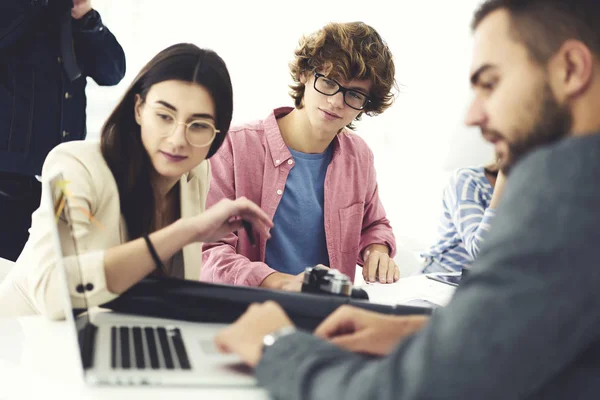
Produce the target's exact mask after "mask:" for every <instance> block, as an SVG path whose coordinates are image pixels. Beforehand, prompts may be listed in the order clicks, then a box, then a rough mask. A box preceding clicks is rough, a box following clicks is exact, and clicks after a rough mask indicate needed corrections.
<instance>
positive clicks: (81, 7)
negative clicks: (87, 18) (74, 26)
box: [71, 0, 92, 19]
mask: <svg viewBox="0 0 600 400" xmlns="http://www.w3.org/2000/svg"><path fill="white" fill-rule="evenodd" d="M91 10H92V1H91V0H73V8H72V9H71V17H73V18H75V19H81V18H83V16H84V15H85V14H87V13H88V12H90V11H91Z"/></svg>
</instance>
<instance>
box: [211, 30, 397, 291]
mask: <svg viewBox="0 0 600 400" xmlns="http://www.w3.org/2000/svg"><path fill="white" fill-rule="evenodd" d="M290 67H291V68H290V72H291V75H292V79H293V80H294V84H293V85H292V86H291V88H292V92H291V96H292V98H293V100H294V103H295V107H294V108H291V107H281V108H277V109H275V110H274V111H272V112H270V113H269V115H268V116H267V118H266V119H264V120H262V121H260V122H257V123H253V124H247V125H244V126H242V127H239V128H234V129H232V130H230V133H229V135H228V136H227V138H226V139H225V143H224V145H223V147H222V148H221V149H220V150H219V152H217V154H215V157H214V158H213V159H212V160H211V162H212V163H213V164H212V165H213V168H214V169H213V181H212V182H211V188H210V191H209V194H208V199H207V204H215V203H216V202H218V201H219V200H221V199H222V198H235V197H237V196H245V197H247V198H249V199H250V200H252V201H255V202H257V203H259V204H260V205H261V208H262V209H263V210H265V211H266V212H267V214H268V215H269V217H272V218H273V221H274V222H275V228H274V229H272V230H271V234H272V237H271V238H270V240H269V241H267V240H266V237H260V238H259V240H258V243H257V245H256V246H252V245H251V243H250V241H249V238H248V237H247V235H246V234H245V233H244V232H243V231H241V232H239V234H238V235H236V234H230V235H227V236H226V237H224V238H223V239H221V240H220V241H217V242H214V243H206V244H205V245H204V253H203V259H204V267H203V270H202V274H201V278H202V279H203V280H207V281H212V282H224V283H229V284H241V285H251V286H262V287H268V288H279V289H289V290H298V289H299V288H300V282H299V281H300V279H301V276H302V273H303V271H304V269H305V267H307V266H313V265H316V264H323V265H326V266H329V267H331V268H335V269H338V270H340V271H341V272H342V273H344V274H346V275H348V276H350V277H351V278H352V279H353V278H354V276H355V269H356V264H357V263H358V264H360V265H362V266H363V271H362V272H363V277H364V278H365V280H368V281H372V282H373V281H378V282H381V283H392V282H394V281H396V280H397V279H398V278H399V270H398V267H397V266H396V264H395V263H394V260H393V258H392V257H393V255H394V252H395V240H394V235H393V233H392V228H391V227H390V224H389V221H388V219H387V218H386V213H385V210H384V209H383V206H382V204H381V201H380V199H379V194H378V189H377V179H376V176H375V167H374V164H373V153H372V152H371V150H370V149H369V148H368V147H367V145H366V143H365V142H364V141H363V140H362V139H361V138H360V137H358V136H357V135H355V134H353V133H352V132H351V131H350V130H349V129H348V128H352V127H353V125H352V124H353V122H354V121H355V120H358V119H360V117H361V116H362V115H363V114H364V113H366V114H368V115H377V114H380V113H382V112H383V111H384V110H385V109H387V108H388V107H389V106H390V105H391V103H392V97H393V96H392V94H391V90H392V88H393V87H394V84H395V81H394V72H395V69H394V62H393V59H392V54H391V52H390V50H389V48H388V46H387V45H386V43H385V42H384V41H383V40H382V38H381V37H380V35H379V34H378V33H377V32H376V31H375V29H373V28H372V27H371V26H369V25H367V24H364V23H362V22H353V23H331V24H328V25H326V26H325V27H323V28H322V29H320V30H319V31H317V32H315V33H313V34H311V35H309V36H306V37H304V38H302V39H301V41H300V46H299V47H298V49H297V50H296V52H295V59H294V61H293V62H292V63H291V65H290ZM298 275H300V276H298Z"/></svg>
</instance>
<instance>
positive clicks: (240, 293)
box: [101, 277, 432, 331]
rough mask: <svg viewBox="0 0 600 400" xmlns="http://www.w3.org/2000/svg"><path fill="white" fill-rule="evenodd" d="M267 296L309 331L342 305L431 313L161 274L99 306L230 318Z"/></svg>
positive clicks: (207, 319)
mask: <svg viewBox="0 0 600 400" xmlns="http://www.w3.org/2000/svg"><path fill="white" fill-rule="evenodd" d="M268 300H272V301H275V302H276V303H278V304H279V305H281V307H283V309H284V310H285V312H286V313H287V314H288V316H289V317H290V319H291V320H292V321H293V322H294V324H295V325H296V326H297V327H299V328H301V329H306V330H311V331H312V330H314V329H315V328H316V327H317V326H318V325H319V324H320V323H321V322H322V321H323V320H324V319H325V318H326V317H327V316H328V315H329V314H331V313H332V312H333V311H335V310H336V309H337V308H338V307H339V306H341V305H343V304H348V305H352V306H355V307H359V308H363V309H366V310H371V311H376V312H379V313H383V314H391V315H415V314H421V315H422V314H431V312H432V309H431V308H428V307H415V306H405V305H395V306H390V305H383V304H375V303H370V302H368V301H365V300H358V299H353V298H351V297H342V296H330V295H322V294H312V293H294V292H285V291H280V290H271V289H263V288H255V287H247V286H232V285H217V284H211V283H205V282H197V281H189V280H182V279H175V278H167V277H148V278H145V279H143V280H142V281H141V282H139V283H137V284H136V285H134V286H132V287H131V288H130V289H129V290H127V291H126V292H125V293H123V294H122V295H121V296H119V297H118V298H116V299H115V300H112V301H110V302H108V303H106V304H103V305H102V306H101V307H104V308H108V309H111V310H113V311H117V312H122V313H127V314H134V315H143V316H149V317H159V318H168V319H175V320H183V321H192V322H215V323H231V322H233V321H235V320H236V319H237V318H239V317H240V316H241V315H242V314H243V313H244V312H245V311H246V309H247V308H248V306H249V305H250V304H252V303H262V302H265V301H268Z"/></svg>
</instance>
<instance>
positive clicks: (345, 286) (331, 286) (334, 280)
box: [302, 265, 369, 300]
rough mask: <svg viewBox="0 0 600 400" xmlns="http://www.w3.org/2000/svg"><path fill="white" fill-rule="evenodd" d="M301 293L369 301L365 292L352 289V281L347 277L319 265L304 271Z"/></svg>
mask: <svg viewBox="0 0 600 400" xmlns="http://www.w3.org/2000/svg"><path fill="white" fill-rule="evenodd" d="M302 292H304V293H315V294H328V295H333V296H347V297H352V298H355V299H363V300H369V295H368V294H367V292H365V291H364V290H363V289H359V288H354V287H353V285H352V280H351V279H350V277H348V275H344V274H342V273H341V272H340V271H338V270H335V269H329V268H327V267H323V266H320V265H315V266H313V267H306V268H305V269H304V281H303V282H302Z"/></svg>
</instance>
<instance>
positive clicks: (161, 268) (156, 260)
mask: <svg viewBox="0 0 600 400" xmlns="http://www.w3.org/2000/svg"><path fill="white" fill-rule="evenodd" d="M143 238H144V240H145V241H146V246H148V250H149V251H150V255H151V256H152V259H153V260H154V264H156V268H157V269H158V270H159V271H162V272H163V273H165V274H166V273H167V271H166V269H165V266H164V265H163V263H162V261H161V260H160V257H159V256H158V253H157V252H156V249H155V248H154V246H153V245H152V242H151V241H150V238H149V237H148V235H144V236H143Z"/></svg>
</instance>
